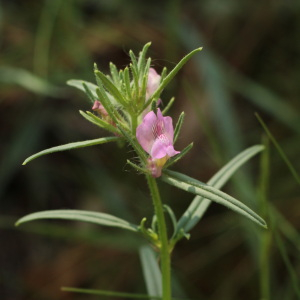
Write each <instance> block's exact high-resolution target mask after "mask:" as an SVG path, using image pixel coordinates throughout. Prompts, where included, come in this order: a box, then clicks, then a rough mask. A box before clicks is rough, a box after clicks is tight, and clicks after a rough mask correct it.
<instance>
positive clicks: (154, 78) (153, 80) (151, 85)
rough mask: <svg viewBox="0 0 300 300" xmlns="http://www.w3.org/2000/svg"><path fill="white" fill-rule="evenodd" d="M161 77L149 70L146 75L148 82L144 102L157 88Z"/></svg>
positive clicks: (151, 69)
mask: <svg viewBox="0 0 300 300" xmlns="http://www.w3.org/2000/svg"><path fill="white" fill-rule="evenodd" d="M160 78H161V76H160V75H158V74H157V72H156V71H155V69H153V68H150V69H149V73H148V82H147V89H146V100H148V99H149V98H150V97H151V96H152V95H153V93H154V92H155V91H156V90H157V88H158V87H159V83H160Z"/></svg>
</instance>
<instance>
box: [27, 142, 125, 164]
mask: <svg viewBox="0 0 300 300" xmlns="http://www.w3.org/2000/svg"><path fill="white" fill-rule="evenodd" d="M119 139H120V138H119V137H104V138H99V139H94V140H88V141H82V142H75V143H69V144H65V145H60V146H56V147H52V148H49V149H46V150H43V151H41V152H38V153H36V154H33V155H31V156H29V157H28V158H27V159H25V161H24V162H23V165H26V164H27V163H28V162H30V161H31V160H33V159H35V158H37V157H40V156H42V155H46V154H50V153H54V152H60V151H66V150H71V149H77V148H83V147H89V146H95V145H100V144H104V143H108V142H115V141H117V140H119Z"/></svg>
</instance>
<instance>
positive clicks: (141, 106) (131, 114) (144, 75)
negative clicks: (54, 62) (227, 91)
mask: <svg viewBox="0 0 300 300" xmlns="http://www.w3.org/2000/svg"><path fill="white" fill-rule="evenodd" d="M149 46H150V43H148V44H146V45H145V46H144V48H143V49H142V51H141V52H140V54H139V56H138V57H136V56H135V55H134V53H133V52H132V51H130V52H129V54H130V57H131V64H130V65H129V66H128V67H126V68H125V69H124V70H120V71H118V70H117V67H116V66H115V65H114V64H113V63H110V71H111V74H110V75H105V74H103V73H102V72H101V71H100V70H98V68H97V66H96V65H95V68H94V72H95V76H96V82H97V85H95V84H93V83H90V82H86V81H82V80H70V81H69V82H68V84H69V85H71V86H74V87H76V88H78V89H80V90H82V91H84V92H85V94H86V95H87V97H88V98H89V99H90V101H91V107H92V110H93V112H94V113H93V112H90V111H87V112H83V111H80V114H81V115H82V116H83V117H84V118H85V119H86V120H87V121H89V122H91V123H93V124H95V125H96V126H99V127H101V128H103V129H105V130H106V131H108V132H109V133H111V134H112V135H111V136H109V137H101V138H98V139H94V140H89V141H82V142H76V143H70V144H66V145H62V146H57V147H53V148H50V149H47V150H44V151H41V152H39V153H37V154H34V155H32V156H30V157H29V158H27V159H26V160H25V162H24V164H26V163H28V162H29V161H31V160H33V159H35V158H37V157H39V156H41V155H45V154H48V153H52V152H57V151H64V150H70V149H74V148H80V147H87V146H93V145H98V144H104V143H108V142H118V141H126V142H127V143H128V144H130V146H131V147H132V148H133V149H134V150H135V152H136V154H137V156H138V159H139V162H138V164H137V163H136V162H133V161H130V160H128V161H127V163H128V164H129V165H130V166H131V167H132V168H133V169H134V170H137V171H138V172H139V173H142V174H144V175H145V177H146V180H147V182H148V186H149V190H150V194H151V197H152V201H153V204H154V217H153V222H152V226H151V227H147V225H146V219H145V218H143V219H142V220H141V221H140V223H139V224H132V223H130V222H128V221H126V220H123V219H121V218H119V217H117V216H113V215H110V214H107V213H101V212H91V211H82V210H52V211H43V212H36V213H32V214H30V215H27V216H25V217H23V218H21V219H20V220H18V222H17V224H21V223H24V222H28V221H33V220H37V219H69V220H77V221H84V222H91V223H95V224H98V225H103V226H111V227H118V228H121V229H125V230H129V231H132V232H135V233H137V234H140V235H142V236H144V237H145V239H146V240H147V241H148V243H150V244H151V245H152V246H153V247H154V248H155V249H156V250H157V252H158V255H159V256H160V268H158V267H157V266H156V264H157V262H156V260H155V259H153V252H151V251H150V249H149V248H145V247H143V248H141V250H140V252H141V257H142V261H144V262H146V263H145V265H146V267H149V268H151V266H150V265H149V262H151V264H152V267H153V265H155V270H156V271H155V274H153V275H152V276H154V277H155V278H152V279H153V280H155V281H156V282H157V281H158V284H157V285H154V286H153V285H151V284H148V285H147V287H148V296H146V297H148V298H151V297H152V298H153V297H155V298H160V299H164V300H170V299H171V297H172V293H171V268H170V261H171V253H172V251H173V249H174V247H175V245H176V243H177V242H178V241H179V240H181V239H182V238H189V236H190V234H189V231H190V230H191V229H192V228H193V227H194V226H195V225H196V224H197V223H198V222H199V221H200V219H201V218H202V216H203V214H204V213H205V211H206V209H207V208H208V206H209V205H210V203H211V202H216V203H219V204H222V205H224V206H226V207H228V208H229V209H231V210H233V211H235V212H237V213H239V214H241V215H243V216H245V217H247V218H248V219H250V220H251V221H253V222H255V223H257V224H258V225H260V226H262V227H264V228H266V223H265V221H264V220H263V219H262V218H260V217H259V216H258V215H257V214H256V213H255V212H254V211H252V210H251V209H250V208H248V207H247V206H246V205H244V204H243V203H242V202H240V201H238V200H236V199H235V198H233V197H232V196H229V195H228V194H226V193H224V192H222V191H220V190H219V189H220V188H221V187H222V186H223V185H224V184H225V183H226V182H227V180H228V179H229V178H230V177H231V176H232V175H233V173H234V172H235V171H236V170H237V169H238V168H239V167H240V166H242V165H243V164H244V163H245V162H246V161H248V160H249V159H250V158H251V157H253V156H254V155H255V154H257V153H258V152H260V151H261V150H262V149H263V147H262V146H261V145H256V146H253V147H250V148H248V149H246V150H245V151H243V152H242V153H240V154H239V155H237V156H236V157H235V158H233V159H232V160H231V161H230V162H229V163H228V164H226V165H225V166H224V167H223V168H222V169H221V170H220V171H219V172H217V173H216V174H215V175H214V176H213V177H212V178H211V180H209V182H208V183H207V184H205V183H203V182H200V181H198V180H196V179H194V178H191V177H189V176H187V175H184V174H181V173H178V172H175V171H171V170H169V167H170V166H172V165H173V164H174V163H176V162H177V161H178V160H180V159H182V158H183V157H184V156H185V155H186V154H187V153H188V152H189V150H190V149H191V148H192V146H193V144H192V143H191V144H190V145H188V146H187V147H186V148H184V149H182V150H181V151H178V150H175V148H174V144H175V142H176V140H177V137H178V136H179V133H180V129H181V127H182V124H183V120H184V113H181V115H180V116H179V118H178V121H177V122H176V125H175V127H173V120H172V118H171V117H170V116H166V114H167V113H168V111H169V108H170V107H171V105H172V103H173V101H174V99H173V98H172V99H171V100H170V101H169V103H168V104H167V105H166V106H165V108H164V109H163V110H161V108H159V106H160V103H161V102H162V101H161V100H160V97H161V93H162V91H163V90H164V88H165V87H166V86H167V84H168V83H169V82H170V81H171V80H172V79H173V77H174V76H175V75H176V74H177V72H178V71H179V70H180V69H181V68H182V67H183V65H184V64H185V63H186V62H187V61H188V60H189V59H190V58H191V57H192V56H193V55H194V54H196V53H198V52H199V51H201V50H202V48H198V49H195V50H194V51H192V52H190V53H189V54H188V55H186V56H185V57H184V58H183V59H182V60H181V61H180V62H179V63H178V64H177V65H176V66H175V67H174V69H173V70H172V71H171V72H169V73H168V72H167V70H166V68H164V69H163V71H162V73H161V74H160V75H159V74H157V72H156V71H155V69H154V68H151V58H148V59H146V52H147V50H148V48H149ZM123 144H124V143H123ZM157 178H159V179H160V180H162V181H164V182H166V183H168V184H170V185H173V186H175V187H177V188H179V189H182V190H185V191H187V192H190V193H192V194H195V198H194V200H193V201H192V202H191V204H190V206H189V207H188V208H187V210H186V211H185V212H184V213H183V214H182V216H181V217H180V218H179V220H177V219H176V217H175V214H174V213H173V211H172V209H171V208H170V207H169V206H166V205H163V203H162V200H161V197H160V193H159V189H158V186H157ZM165 213H167V214H168V215H169V216H170V217H171V220H172V222H173V227H174V228H173V233H172V234H169V232H170V230H169V231H167V227H166V221H165ZM152 279H151V278H150V279H149V278H148V279H147V280H148V281H149V280H150V281H151V280H152ZM160 279H161V280H160ZM66 290H68V289H66ZM69 290H71V289H69ZM73 290H74V289H73ZM132 297H135V296H134V295H132Z"/></svg>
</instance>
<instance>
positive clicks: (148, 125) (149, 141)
mask: <svg viewBox="0 0 300 300" xmlns="http://www.w3.org/2000/svg"><path fill="white" fill-rule="evenodd" d="M156 121H157V117H156V115H155V113H154V112H153V111H150V112H148V113H147V114H146V115H145V117H144V119H143V122H142V123H141V124H140V125H139V126H138V127H137V129H136V138H137V140H138V142H139V143H140V145H141V146H142V148H143V149H144V150H145V151H146V152H148V153H149V154H150V152H151V148H152V145H153V143H154V136H153V132H152V128H153V127H154V126H155V124H156Z"/></svg>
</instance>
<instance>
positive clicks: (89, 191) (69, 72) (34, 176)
mask: <svg viewBox="0 0 300 300" xmlns="http://www.w3.org/2000/svg"><path fill="white" fill-rule="evenodd" d="M299 32H300V3H299V1H296V0H289V1H284V0H273V1H271V0H264V1H251V0H227V1H222V0H201V1H200V0H194V1H192V0H185V1H180V0H173V1H172V0H169V1H158V0H153V1H133V0H127V1H121V0H110V1H105V0H102V1H101V0H98V1H97V0H86V1H83V0H65V1H63V0H46V1H33V0H27V1H22V0H19V1H17V0H10V1H3V0H2V1H0V49H1V52H0V53H1V55H0V107H1V109H0V113H1V118H0V120H1V121H0V124H1V126H0V130H1V140H0V141H1V144H0V145H1V147H0V154H1V161H0V197H1V202H0V214H1V215H0V243H1V247H0V265H1V268H0V298H1V299H9V300H15V299H45V300H47V299H49V300H52V299H56V300H57V299H78V300H79V299H101V297H95V296H86V295H80V294H71V293H67V292H61V291H60V287H61V286H74V287H81V288H90V289H108V290H109V289H111V290H116V291H126V292H140V293H144V292H145V285H144V281H143V278H142V271H141V267H140V262H139V257H138V254H137V247H138V246H139V245H140V243H141V240H140V239H138V238H136V237H135V236H133V234H124V233H123V232H120V231H119V230H111V229H107V228H100V227H99V228H98V227H96V226H92V225H89V224H80V223H75V222H64V221H62V222H58V221H45V222H40V223H37V222H35V223H31V224H25V225H22V226H20V228H15V227H14V222H15V221H16V220H17V219H18V218H19V217H21V216H23V215H25V214H28V213H31V212H35V211H41V210H48V209H61V208H76V209H86V210H96V211H102V212H108V213H111V214H115V215H117V216H119V217H124V218H126V219H128V220H129V221H131V222H134V223H139V222H140V220H141V219H142V217H144V216H147V217H148V218H151V214H152V204H151V200H150V198H149V196H148V190H147V186H146V184H145V182H144V179H143V177H142V176H137V174H135V171H132V170H131V169H130V167H129V166H128V165H126V159H127V158H128V157H132V156H133V153H132V150H131V149H129V148H128V147H127V148H123V149H121V148H118V147H117V146H116V145H114V144H107V145H101V146H97V147H91V148H86V149H79V150H74V151H70V152H65V153H57V154H53V155H49V156H45V157H42V158H39V159H38V160H35V161H33V162H31V163H29V164H28V165H26V166H21V164H22V162H23V161H24V159H25V158H26V157H28V156H29V155H31V154H33V153H35V152H38V151H40V150H43V149H46V148H49V147H52V146H56V145H60V144H65V143H68V142H73V141H80V140H88V139H93V138H98V137H100V136H104V135H105V134H106V133H105V132H102V131H101V130H99V128H97V127H95V126H93V125H92V124H90V123H88V122H87V121H86V120H84V119H83V118H82V117H81V116H80V115H79V113H78V110H90V109H91V108H90V104H89V102H88V101H86V98H85V96H84V94H81V93H80V92H79V91H76V90H74V89H72V88H71V87H68V86H66V84H65V82H66V81H67V80H68V79H71V78H72V79H84V80H87V81H92V82H93V81H94V78H93V63H94V62H96V63H97V64H98V67H99V69H100V70H102V71H103V72H108V68H109V61H113V62H114V63H115V64H116V65H117V66H118V67H119V68H123V67H125V66H126V65H127V64H128V63H129V55H128V52H129V50H130V49H132V50H133V51H134V52H135V53H138V51H140V50H141V48H142V46H143V45H144V44H145V43H146V42H148V41H152V46H151V48H150V50H149V55H150V56H151V57H152V58H153V67H155V69H156V70H157V71H158V72H160V71H161V70H162V68H163V66H165V65H166V66H167V67H168V69H169V70H170V69H171V68H172V67H173V66H174V65H175V63H176V62H178V60H180V59H181V57H182V56H183V55H185V54H186V53H187V52H189V51H190V50H192V49H194V48H196V47H199V46H203V47H204V50H203V51H202V52H201V53H200V54H197V55H196V56H195V57H193V58H192V61H190V62H189V63H188V64H187V65H186V66H185V67H184V68H183V69H182V70H181V71H180V73H179V75H178V76H177V78H176V79H175V80H174V81H173V83H172V84H171V85H170V86H169V87H168V89H167V90H166V91H165V92H164V94H163V99H165V101H167V100H168V99H170V98H171V97H172V96H173V95H174V96H175V97H176V102H175V104H174V106H173V108H172V110H171V112H170V113H171V115H172V116H173V117H174V119H175V120H176V119H177V118H178V116H179V114H180V112H181V111H185V113H186V116H187V117H186V121H185V123H184V126H183V130H182V133H181V137H180V138H179V140H178V143H177V145H176V149H178V150H181V149H183V148H184V147H185V146H186V145H187V144H188V143H190V142H191V141H194V148H193V149H192V151H191V152H190V154H189V155H188V156H186V157H185V158H184V159H183V160H182V161H180V162H179V163H178V164H177V166H175V167H174V168H175V169H176V170H179V171H181V172H183V173H186V174H188V175H190V176H194V177H195V178H197V179H199V180H201V181H207V180H208V179H209V178H210V177H211V176H212V175H213V174H214V173H215V172H216V171H217V170H218V168H220V167H221V166H222V165H223V164H224V163H226V162H227V161H228V159H230V158H232V157H233V156H235V155H236V154H238V152H239V151H241V150H243V149H244V148H246V147H248V146H251V145H253V144H258V143H261V142H262V138H263V135H264V131H263V129H262V127H261V126H260V125H259V122H258V121H257V119H256V118H255V116H254V112H258V113H259V114H260V115H261V117H262V118H263V119H264V121H265V122H266V123H267V125H268V127H269V129H270V130H271V132H272V133H273V135H274V136H275V137H276V139H277V141H278V142H279V143H280V145H281V146H282V148H283V149H284V151H285V153H286V155H287V156H288V157H289V159H290V160H291V162H292V164H293V166H294V167H295V169H296V170H300V160H299V158H298V156H299V151H300V143H299V135H300V112H299V109H300V101H299V94H300V93H299V92H300V84H299V82H300V42H299ZM268 153H269V155H268ZM268 160H269V163H268ZM160 186H161V189H162V194H163V196H164V199H165V202H166V203H168V204H169V205H171V206H172V207H173V208H174V211H175V213H176V214H177V216H178V217H179V216H180V215H181V214H182V213H183V211H184V209H185V208H186V207H187V206H188V204H189V203H190V201H191V200H192V196H191V195H188V194H186V193H184V192H181V191H178V190H176V189H175V188H172V187H169V186H166V185H165V184H163V183H161V185H160ZM225 190H226V192H228V193H230V194H232V195H233V196H234V197H236V198H238V199H240V200H241V201H243V202H244V203H246V204H247V205H249V206H250V207H251V208H253V209H254V210H256V211H257V212H259V213H260V214H261V215H262V216H264V217H265V218H266V219H267V220H268V223H269V224H270V227H271V229H270V230H269V231H267V232H263V231H262V230H260V229H259V228H257V227H256V226H255V225H252V224H250V222H249V221H246V220H243V219H242V218H240V217H239V216H237V215H236V214H234V213H233V212H232V211H228V210H226V209H225V208H224V207H220V206H218V205H215V204H214V205H212V206H211V208H210V209H209V211H208V213H207V215H206V216H205V217H204V219H203V220H202V222H201V223H200V224H199V225H198V226H197V227H196V228H195V229H193V231H192V235H191V239H190V241H189V242H187V241H183V242H181V243H180V244H179V245H178V248H177V249H176V250H175V252H174V255H173V265H172V269H173V273H174V278H175V279H174V280H176V283H175V284H176V286H178V287H177V291H176V295H177V296H179V297H186V298H190V299H209V300H216V299H218V300H220V299H222V300H226V299H230V300H234V299H245V300H247V299H263V298H264V299H266V300H268V299H272V300H273V299H275V300H276V299H287V300H289V299H300V291H299V279H298V278H299V275H300V259H299V249H300V236H299V233H298V231H299V228H300V208H299V207H300V206H299V205H300V204H299V201H300V197H299V184H298V183H297V181H296V180H295V179H294V178H293V176H292V174H291V173H290V172H289V170H288V168H287V166H286V164H285V163H284V161H283V160H282V158H281V157H280V155H279V154H278V152H277V151H276V150H275V148H274V147H273V145H271V144H270V150H269V152H266V154H265V156H264V160H263V161H261V160H260V158H259V157H257V158H255V159H253V160H252V161H251V162H250V163H248V164H247V167H244V168H243V170H242V171H239V173H238V174H237V175H236V176H235V177H234V179H233V180H231V183H230V184H228V185H227V186H226V189H225ZM266 202H268V204H267V207H266V206H265V204H266ZM271 220H273V221H271ZM272 224H273V225H272ZM175 284H174V285H175ZM111 299H113V298H111Z"/></svg>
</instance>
